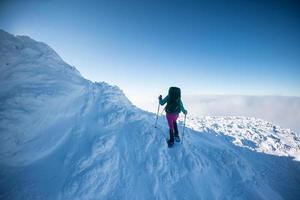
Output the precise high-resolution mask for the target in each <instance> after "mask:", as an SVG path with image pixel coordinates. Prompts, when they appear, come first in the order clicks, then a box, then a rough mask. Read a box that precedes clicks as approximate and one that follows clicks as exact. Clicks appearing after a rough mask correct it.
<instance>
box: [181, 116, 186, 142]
mask: <svg viewBox="0 0 300 200" xmlns="http://www.w3.org/2000/svg"><path fill="white" fill-rule="evenodd" d="M185 121H186V114H185V115H184V122H183V130H182V140H181V144H182V143H183V138H184V129H185Z"/></svg>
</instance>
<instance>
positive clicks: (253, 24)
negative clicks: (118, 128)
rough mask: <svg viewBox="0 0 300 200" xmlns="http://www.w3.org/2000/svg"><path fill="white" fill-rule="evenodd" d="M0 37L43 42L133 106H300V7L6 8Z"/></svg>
mask: <svg viewBox="0 0 300 200" xmlns="http://www.w3.org/2000/svg"><path fill="white" fill-rule="evenodd" d="M0 28H1V29H3V30H5V31H8V32H10V33H13V34H20V35H29V36H30V37H32V38H33V39H36V40H39V41H43V42H46V43H47V44H49V45H50V46H51V47H53V48H54V49H55V50H56V51H57V52H58V53H59V54H60V55H61V57H62V58H63V59H64V60H65V61H66V62H68V63H69V64H71V65H74V66H75V67H76V68H77V69H78V70H79V71H80V72H81V73H82V75H83V76H84V77H86V78H88V79H90V80H93V81H106V82H108V83H110V84H115V85H118V86H119V87H120V88H121V89H123V90H124V92H125V93H126V94H127V96H129V98H130V99H131V100H133V101H142V98H149V97H150V96H151V97H153V96H155V98H156V96H157V95H158V94H160V93H162V94H165V93H166V92H167V89H168V87H169V86H171V85H176V86H179V87H181V88H182V90H183V93H184V94H194V95H197V94H241V95H243V94H245V95H289V96H300V2H299V1H296V0H295V1H289V0H285V1H276V0H269V1H265V0H261V1H246V0H242V1H231V0H226V1H225V0H224V1H209V0H206V1H155V0H152V1H126V0H124V1H121V0H120V1H84V0H82V1H75V0H69V1H57V0H49V1H47V0H41V1H30V0H27V1H21V0H20V1H13V0H8V1H3V0H2V1H0Z"/></svg>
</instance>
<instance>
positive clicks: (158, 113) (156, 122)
mask: <svg viewBox="0 0 300 200" xmlns="http://www.w3.org/2000/svg"><path fill="white" fill-rule="evenodd" d="M159 106H160V104H159V103H158V107H157V113H156V120H155V126H154V127H155V128H156V125H157V120H158V114H159Z"/></svg>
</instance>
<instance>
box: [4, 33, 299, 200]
mask: <svg viewBox="0 0 300 200" xmlns="http://www.w3.org/2000/svg"><path fill="white" fill-rule="evenodd" d="M154 121H155V114H153V113H148V112H145V111H143V110H141V109H139V108H137V107H135V106H134V105H132V103H131V102H130V101H129V100H128V99H127V98H126V96H125V95H124V94H123V92H122V91H121V90H120V89H119V88H118V87H116V86H110V85H108V84H106V83H104V82H102V83H93V82H91V81H89V80H86V79H84V78H83V77H82V76H81V75H80V73H79V72H78V71H77V70H76V69H75V68H74V67H71V66H69V65H68V64H66V63H65V62H64V61H63V60H62V59H61V58H60V57H59V56H58V55H57V54H56V53H55V52H54V51H53V50H52V49H51V48H50V47H49V46H47V45H46V44H44V43H40V42H36V41H34V40H32V39H30V38H29V37H25V36H13V35H10V34H8V33H6V32H4V31H1V30H0V158H1V160H0V177H1V178H0V199H64V200H65V199H72V200H75V199H130V200H132V199H297V198H298V197H299V196H300V189H299V188H300V162H299V161H297V160H299V151H300V139H299V137H297V136H296V135H295V134H294V133H293V132H291V131H290V130H285V129H281V128H280V127H278V126H276V125H273V124H271V123H269V122H264V121H262V120H259V119H253V118H243V117H202V118H194V119H188V120H187V126H188V128H187V129H185V137H184V142H183V144H182V145H180V144H177V145H175V147H174V148H172V149H168V148H167V145H166V143H165V138H166V137H167V132H168V129H167V124H166V121H165V118H164V116H160V117H159V120H158V128H154ZM179 126H180V128H181V127H182V122H180V124H179ZM181 133H182V131H181Z"/></svg>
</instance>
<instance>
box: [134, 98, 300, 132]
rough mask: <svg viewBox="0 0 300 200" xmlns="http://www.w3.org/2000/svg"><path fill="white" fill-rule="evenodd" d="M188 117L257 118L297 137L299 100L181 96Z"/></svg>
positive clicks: (154, 105) (152, 107)
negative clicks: (286, 129)
mask: <svg viewBox="0 0 300 200" xmlns="http://www.w3.org/2000/svg"><path fill="white" fill-rule="evenodd" d="M183 101H184V105H185V107H186V108H187V110H188V111H189V115H190V116H203V115H208V116H246V117H256V118H260V119H263V120H266V121H269V122H271V123H274V124H276V125H279V126H281V127H283V128H290V129H291V130H292V131H295V132H296V133H297V134H300V97H284V96H239V95H209V96H184V97H183ZM138 106H140V107H142V108H144V109H146V110H149V111H152V112H155V111H156V109H157V102H154V101H153V102H140V103H139V104H138Z"/></svg>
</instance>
